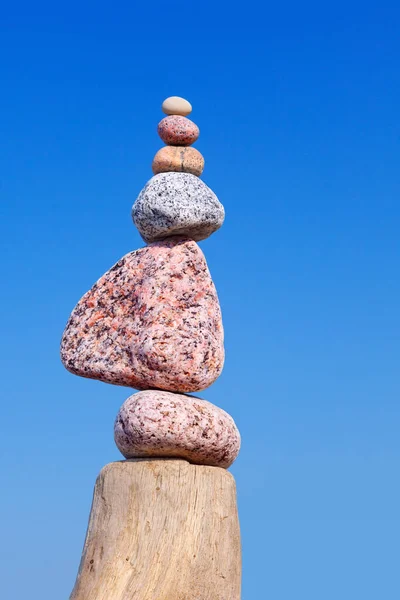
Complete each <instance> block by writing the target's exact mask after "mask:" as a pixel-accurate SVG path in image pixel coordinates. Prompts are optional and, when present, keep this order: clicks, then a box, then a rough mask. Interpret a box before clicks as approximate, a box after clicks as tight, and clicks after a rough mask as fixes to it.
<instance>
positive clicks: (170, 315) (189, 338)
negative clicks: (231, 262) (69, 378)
mask: <svg viewBox="0 0 400 600" xmlns="http://www.w3.org/2000/svg"><path fill="white" fill-rule="evenodd" d="M61 359H62V362H63V364H64V365H65V367H66V368H67V369H68V370H69V371H71V372H72V373H74V374H75V375H80V376H81V377H89V378H92V379H99V380H100V381H104V382H107V383H113V384H116V385H125V386H130V387H133V388H137V389H151V388H158V389H164V390H170V391H174V392H195V391H199V390H202V389H204V388H206V387H208V386H209V385H211V384H212V383H213V382H214V381H215V380H216V379H217V377H218V376H219V375H220V373H221V371H222V367H223V362H224V345H223V327H222V319H221V311H220V306H219V302H218V296H217V292H216V290H215V287H214V284H213V282H212V279H211V276H210V273H209V270H208V267H207V263H206V260H205V258H204V255H203V253H202V251H201V250H200V248H199V247H198V246H197V244H196V243H195V242H194V241H192V240H188V239H186V238H171V239H169V240H166V241H163V242H158V243H155V244H151V245H150V246H147V247H146V248H141V249H140V250H136V251H135V252H131V253H129V254H127V255H126V256H124V257H123V258H122V259H121V260H120V261H119V262H118V263H117V264H116V265H114V266H113V267H112V268H111V269H110V270H109V271H107V273H106V274H105V275H103V277H101V279H99V281H98V282H97V283H96V284H95V285H94V286H93V287H92V289H91V290H90V291H89V292H87V293H86V294H85V295H84V296H83V298H82V299H81V300H80V302H79V303H78V304H77V306H76V307H75V309H74V310H73V312H72V314H71V317H70V319H69V321H68V323H67V326H66V329H65V331H64V335H63V338H62V341H61Z"/></svg>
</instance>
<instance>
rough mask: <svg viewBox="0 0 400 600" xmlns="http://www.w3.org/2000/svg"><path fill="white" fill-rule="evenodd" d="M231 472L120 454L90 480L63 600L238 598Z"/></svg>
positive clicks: (238, 557) (238, 568) (237, 540)
mask: <svg viewBox="0 0 400 600" xmlns="http://www.w3.org/2000/svg"><path fill="white" fill-rule="evenodd" d="M240 585H241V550H240V532H239V521H238V515H237V504H236V486H235V481H234V478H233V476H232V475H231V474H230V473H229V472H228V471H226V470H225V469H222V468H219V467H209V466H203V465H193V464H190V463H188V462H187V461H184V460H175V459H166V460H159V459H152V460H127V461H121V462H115V463H111V464H109V465H107V466H105V467H104V468H103V469H102V471H101V473H100V475H99V477H98V479H97V482H96V486H95V490H94V497H93V504H92V510H91V514H90V520H89V526H88V531H87V535H86V541H85V545H84V549H83V554H82V559H81V564H80V567H79V573H78V577H77V580H76V583H75V587H74V590H73V592H72V594H71V597H70V600H240Z"/></svg>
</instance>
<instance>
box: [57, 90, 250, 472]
mask: <svg viewBox="0 0 400 600" xmlns="http://www.w3.org/2000/svg"><path fill="white" fill-rule="evenodd" d="M162 108H163V111H164V113H166V114H167V115H168V116H166V117H165V118H164V119H162V121H161V122H160V123H159V125H158V132H159V135H160V137H161V139H162V140H163V141H164V142H165V143H166V144H167V145H166V146H165V147H163V148H162V149H161V150H159V151H158V152H157V154H156V156H155V157H154V160H153V172H154V173H155V175H154V177H152V178H151V179H150V180H149V181H148V182H147V184H146V185H145V187H144V188H143V190H142V191H141V192H140V194H139V196H138V198H137V200H136V201H135V203H134V205H133V208H132V218H133V222H134V224H135V225H136V227H137V228H138V230H139V232H140V235H141V236H142V238H143V239H144V241H145V242H146V244H147V246H145V247H144V248H140V249H139V250H136V251H133V252H130V253H129V254H127V255H126V256H124V257H123V258H121V260H119V261H118V262H117V263H116V264H115V265H114V266H113V267H112V268H111V269H110V270H109V271H107V273H105V274H104V275H103V276H102V277H101V278H100V279H99V280H98V281H97V283H95V285H94V286H93V287H92V288H91V289H90V290H89V291H88V292H87V293H86V294H85V295H84V296H83V298H82V299H81V300H80V301H79V302H78V304H77V305H76V307H75V309H74V310H73V312H72V314H71V316H70V318H69V321H68V323H67V326H66V328H65V331H64V334H63V338H62V342H61V358H62V362H63V364H64V365H65V367H66V368H67V369H68V370H69V371H71V372H72V373H74V374H75V375H80V376H81V377H89V378H92V379H98V380H100V381H103V382H106V383H112V384H115V385H121V386H127V387H132V388H135V389H137V390H141V391H139V392H138V393H135V394H133V395H132V396H130V397H129V398H128V399H127V400H126V401H125V402H124V404H123V405H122V407H121V409H120V411H119V413H118V415H117V418H116V421H115V429H114V433H115V442H116V444H117V446H118V448H119V450H120V451H121V452H122V454H123V455H124V456H125V457H126V458H128V459H130V458H145V457H153V458H183V459H186V460H188V461H190V462H192V463H195V464H204V465H211V466H219V467H224V468H227V467H229V466H230V465H231V464H232V463H233V461H234V460H235V459H236V457H237V455H238V453H239V448H240V435H239V432H238V429H237V427H236V425H235V423H234V421H233V419H232V417H231V416H230V415H228V414H227V413H226V412H225V411H223V410H222V409H221V408H218V407H217V406H215V405H213V404H211V403H210V402H207V401H206V400H202V399H200V398H198V397H197V396H191V395H188V394H190V393H193V392H199V391H201V390H204V389H205V388H207V387H209V386H210V385H211V384H212V383H213V382H214V381H215V380H216V379H217V378H218V377H219V375H220V374H221V371H222V368H223V363H224V334H223V327H222V318H221V310H220V306H219V301H218V296H217V292H216V289H215V286H214V283H213V281H212V279H211V276H210V272H209V270H208V267H207V263H206V260H205V258H204V255H203V253H202V251H201V250H200V248H199V246H198V245H197V243H196V242H198V241H199V240H203V239H205V238H207V237H209V236H210V235H211V234H212V233H214V232H215V231H216V230H217V229H218V228H219V227H221V225H222V223H223V220H224V208H223V206H222V204H221V203H220V202H219V200H218V198H217V197H216V195H215V194H214V193H213V192H212V190H210V188H208V187H207V186H206V185H205V183H204V182H203V181H201V180H200V179H199V177H198V176H199V175H200V174H201V173H202V171H203V167H204V159H203V157H202V155H201V154H200V152H198V151H197V150H195V149H194V148H192V147H191V144H192V143H194V142H195V141H196V140H197V138H198V136H199V129H198V127H197V126H196V125H195V124H194V123H193V122H192V121H190V120H189V119H188V118H187V115H188V114H190V112H191V110H192V107H191V105H190V104H189V102H188V101H187V100H184V99H183V98H178V97H171V98H168V99H167V100H165V101H164V103H163V105H162Z"/></svg>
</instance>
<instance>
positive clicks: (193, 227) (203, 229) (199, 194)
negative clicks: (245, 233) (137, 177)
mask: <svg viewBox="0 0 400 600" xmlns="http://www.w3.org/2000/svg"><path fill="white" fill-rule="evenodd" d="M132 218H133V222H134V224H135V225H136V227H137V228H138V230H139V233H140V235H141V236H142V238H143V239H144V240H145V241H146V242H153V241H156V240H160V239H163V238H166V237H169V236H173V235H185V236H187V237H190V238H191V239H193V240H195V241H197V242H198V241H200V240H204V239H205V238H207V237H209V236H210V235H211V234H212V233H214V231H216V230H217V229H219V228H220V227H221V225H222V223H223V222H224V218H225V211H224V207H223V206H222V204H221V203H220V201H219V200H218V198H217V196H216V195H215V194H214V192H213V191H212V190H210V188H209V187H207V186H206V184H205V183H204V182H203V181H201V179H199V178H198V177H196V176H195V175H191V174H190V173H160V174H158V175H155V176H154V177H152V178H151V179H150V180H149V181H148V182H147V184H146V185H145V187H144V188H143V190H142V191H141V192H140V194H139V196H138V198H137V200H136V202H135V203H134V205H133V207H132Z"/></svg>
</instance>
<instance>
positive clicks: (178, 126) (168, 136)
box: [158, 115, 200, 146]
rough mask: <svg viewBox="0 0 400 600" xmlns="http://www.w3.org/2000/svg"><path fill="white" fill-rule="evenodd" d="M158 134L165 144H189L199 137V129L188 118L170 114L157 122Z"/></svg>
mask: <svg viewBox="0 0 400 600" xmlns="http://www.w3.org/2000/svg"><path fill="white" fill-rule="evenodd" d="M158 135H159V136H160V138H161V139H162V141H163V142H165V144H167V146H191V145H192V144H194V142H195V141H196V140H197V138H198V137H199V135H200V130H199V128H198V127H197V125H196V124H195V123H193V121H191V120H190V119H187V118H186V117H181V116H179V115H171V116H169V117H165V118H164V119H162V120H161V121H160V122H159V124H158Z"/></svg>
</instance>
